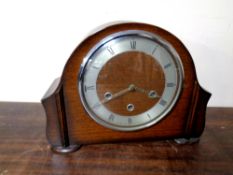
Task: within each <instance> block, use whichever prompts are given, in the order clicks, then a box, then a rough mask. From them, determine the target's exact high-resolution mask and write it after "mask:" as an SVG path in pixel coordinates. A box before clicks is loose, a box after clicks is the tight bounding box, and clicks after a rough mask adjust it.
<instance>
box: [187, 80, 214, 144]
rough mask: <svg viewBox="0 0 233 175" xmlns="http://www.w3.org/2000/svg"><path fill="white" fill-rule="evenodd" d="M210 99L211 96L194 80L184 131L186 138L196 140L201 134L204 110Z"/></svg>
mask: <svg viewBox="0 0 233 175" xmlns="http://www.w3.org/2000/svg"><path fill="white" fill-rule="evenodd" d="M210 97H211V94H210V93H209V92H208V91H206V90H205V89H203V88H202V87H201V86H200V84H199V83H198V80H196V81H195V85H194V89H193V96H192V101H191V106H192V108H191V109H190V113H189V117H188V120H187V125H186V130H185V133H186V135H187V137H186V138H188V139H189V138H198V137H200V136H201V134H202V133H203V131H204V128H205V121H206V117H205V116H206V108H207V103H208V101H209V99H210Z"/></svg>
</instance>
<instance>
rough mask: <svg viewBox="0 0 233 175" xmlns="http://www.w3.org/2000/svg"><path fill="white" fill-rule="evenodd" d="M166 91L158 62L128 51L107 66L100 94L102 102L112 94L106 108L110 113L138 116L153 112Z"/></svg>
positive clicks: (100, 81)
mask: <svg viewBox="0 0 233 175" xmlns="http://www.w3.org/2000/svg"><path fill="white" fill-rule="evenodd" d="M164 87H165V76H164V72H163V69H162V67H161V66H160V64H159V63H158V62H157V61H156V59H155V58H153V57H152V56H151V55H148V54H145V53H143V52H138V51H128V52H123V53H121V54H118V55H116V56H114V57H113V58H111V59H110V60H109V61H108V62H107V63H106V64H105V65H104V66H103V68H102V69H101V71H100V73H99V75H98V78H97V85H96V90H97V94H98V96H99V99H106V98H108V97H107V96H108V95H107V92H111V95H112V96H111V99H110V100H108V101H107V102H106V103H104V104H103V105H104V106H105V107H107V108H108V109H109V110H110V111H112V112H114V113H116V114H119V115H123V116H134V115H137V114H140V113H143V112H145V111H147V110H149V109H150V108H152V107H153V106H154V105H155V104H156V103H157V102H158V101H159V96H160V95H161V94H162V93H163V91H164ZM135 106H137V107H135Z"/></svg>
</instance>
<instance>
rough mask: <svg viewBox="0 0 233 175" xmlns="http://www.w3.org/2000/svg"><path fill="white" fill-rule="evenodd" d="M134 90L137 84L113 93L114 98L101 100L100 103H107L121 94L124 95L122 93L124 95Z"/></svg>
mask: <svg viewBox="0 0 233 175" xmlns="http://www.w3.org/2000/svg"><path fill="white" fill-rule="evenodd" d="M133 90H135V86H134V85H133V84H131V85H129V87H128V88H126V89H123V90H121V91H119V92H117V93H115V94H113V95H112V98H110V99H103V100H101V101H100V103H102V104H104V103H107V102H109V101H111V100H113V99H115V98H118V97H120V96H122V95H124V94H126V93H128V92H130V91H133Z"/></svg>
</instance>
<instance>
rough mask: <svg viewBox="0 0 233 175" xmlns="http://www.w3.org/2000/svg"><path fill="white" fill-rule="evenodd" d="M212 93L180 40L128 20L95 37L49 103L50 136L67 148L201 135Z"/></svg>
mask: <svg viewBox="0 0 233 175" xmlns="http://www.w3.org/2000/svg"><path fill="white" fill-rule="evenodd" d="M209 98H210V94H209V93H208V92H207V91H205V90H203V89H202V88H201V87H200V86H199V83H198V81H197V77H196V73H195V67H194V64H193V60H192V58H191V56H190V54H189V52H188V50H187V49H186V48H185V46H184V45H183V44H182V43H181V42H180V40H179V39H177V38H176V37H175V36H174V35H172V34H171V33H169V32H167V31H165V30H164V29H161V28H158V27H156V26H152V25H148V24H142V23H123V24H115V25H111V26H108V27H105V28H103V29H102V30H99V31H98V32H96V33H94V34H92V35H91V36H89V37H87V38H86V39H85V40H84V41H83V42H82V43H81V44H80V45H79V46H78V47H77V48H76V49H75V51H74V52H73V53H72V55H71V56H70V58H69V59H68V61H67V63H66V65H65V68H64V71H63V74H62V76H61V78H58V79H56V80H55V81H54V82H53V83H52V85H51V87H50V88H49V90H48V91H47V92H46V94H45V96H44V97H43V99H42V104H43V106H44V109H45V112H46V116H47V130H46V133H47V138H48V141H49V143H50V144H51V147H52V149H53V150H54V151H56V152H62V153H66V152H72V151H75V150H77V149H78V148H79V147H80V146H81V145H85V144H96V143H113V142H129V141H145V140H158V139H178V141H180V140H182V139H183V140H184V139H185V140H192V139H193V138H199V137H200V135H201V134H202V132H203V130H204V126H205V111H206V105H207V102H208V100H209ZM179 138H182V139H180V140H179Z"/></svg>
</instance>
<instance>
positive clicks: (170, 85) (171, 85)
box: [167, 83, 176, 87]
mask: <svg viewBox="0 0 233 175" xmlns="http://www.w3.org/2000/svg"><path fill="white" fill-rule="evenodd" d="M174 86H176V84H175V83H167V87H174Z"/></svg>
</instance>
